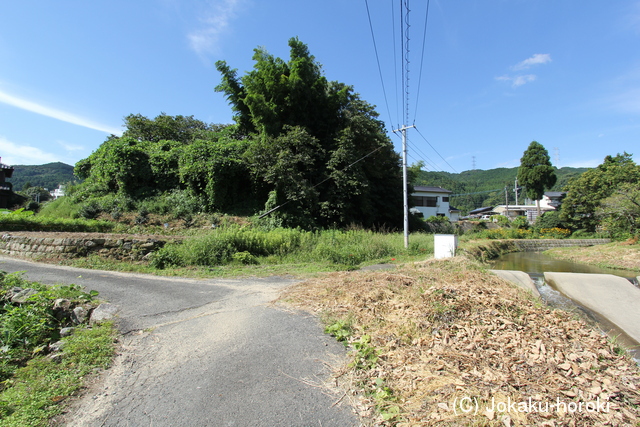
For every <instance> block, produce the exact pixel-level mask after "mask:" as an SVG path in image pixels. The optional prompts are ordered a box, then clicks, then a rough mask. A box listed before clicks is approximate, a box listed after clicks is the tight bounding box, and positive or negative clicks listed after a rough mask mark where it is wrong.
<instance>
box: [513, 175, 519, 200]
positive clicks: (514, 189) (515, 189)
mask: <svg viewBox="0 0 640 427" xmlns="http://www.w3.org/2000/svg"><path fill="white" fill-rule="evenodd" d="M513 192H514V193H516V206H518V177H517V176H516V182H515V184H514V187H513Z"/></svg>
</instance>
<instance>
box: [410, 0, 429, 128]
mask: <svg viewBox="0 0 640 427" xmlns="http://www.w3.org/2000/svg"><path fill="white" fill-rule="evenodd" d="M429 3H430V0H427V9H426V12H425V17H424V32H423V35H422V54H421V55H420V72H419V73H418V90H417V91H416V106H415V108H414V116H413V123H414V124H415V123H416V117H417V116H418V102H419V101H420V86H421V83H422V68H423V65H424V51H425V46H426V44H427V24H428V23H429Z"/></svg>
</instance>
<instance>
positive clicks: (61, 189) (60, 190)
mask: <svg viewBox="0 0 640 427" xmlns="http://www.w3.org/2000/svg"><path fill="white" fill-rule="evenodd" d="M49 194H51V197H52V198H53V199H54V200H55V199H57V198H58V197H62V196H64V185H62V184H60V185H58V188H56V189H55V190H53V191H51V192H49Z"/></svg>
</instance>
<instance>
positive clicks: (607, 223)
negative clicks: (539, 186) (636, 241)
mask: <svg viewBox="0 0 640 427" xmlns="http://www.w3.org/2000/svg"><path fill="white" fill-rule="evenodd" d="M639 187H640V166H639V165H636V164H635V162H634V161H633V160H632V158H631V155H630V154H628V153H624V154H618V155H616V156H613V157H612V156H607V157H606V158H605V159H604V162H603V163H602V164H601V165H599V166H598V167H597V168H595V169H591V170H589V171H587V172H585V173H584V174H582V175H581V176H580V177H578V178H576V179H573V180H571V181H570V182H569V184H568V185H567V186H566V190H567V196H566V197H565V199H564V200H563V202H562V211H561V212H562V219H563V220H564V221H566V222H567V223H569V224H570V225H571V227H572V228H574V229H584V230H587V231H595V230H596V229H597V227H598V226H599V225H602V226H604V228H605V229H606V230H607V231H608V232H610V233H611V234H612V235H614V236H616V235H621V237H624V235H629V234H637V233H638V232H639V231H640V190H639Z"/></svg>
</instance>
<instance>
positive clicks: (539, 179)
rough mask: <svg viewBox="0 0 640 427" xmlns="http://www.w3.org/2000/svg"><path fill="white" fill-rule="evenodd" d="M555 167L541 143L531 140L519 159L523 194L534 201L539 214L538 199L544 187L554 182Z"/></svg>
mask: <svg viewBox="0 0 640 427" xmlns="http://www.w3.org/2000/svg"><path fill="white" fill-rule="evenodd" d="M556 179H557V177H556V174H555V168H554V167H553V166H552V165H551V161H550V160H549V153H548V152H547V150H546V148H544V147H543V146H542V144H540V143H538V142H536V141H532V142H531V144H529V147H528V148H527V150H526V151H525V152H524V155H523V156H522V158H521V159H520V167H519V168H518V182H519V183H520V184H521V185H523V186H524V187H525V194H526V195H527V197H529V198H530V199H534V200H535V201H536V206H537V208H538V217H539V216H540V199H541V198H542V196H543V195H544V190H545V189H550V188H551V187H553V185H554V184H555V183H556Z"/></svg>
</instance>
